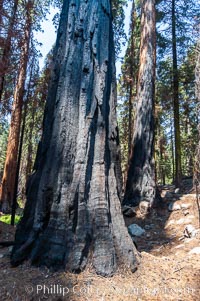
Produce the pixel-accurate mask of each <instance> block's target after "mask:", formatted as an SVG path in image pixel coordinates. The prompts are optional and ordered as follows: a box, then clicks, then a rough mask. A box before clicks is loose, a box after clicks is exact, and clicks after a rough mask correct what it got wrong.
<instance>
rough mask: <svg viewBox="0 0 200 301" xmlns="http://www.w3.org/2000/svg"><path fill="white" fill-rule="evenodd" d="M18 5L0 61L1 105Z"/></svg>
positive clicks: (15, 6)
mask: <svg viewBox="0 0 200 301" xmlns="http://www.w3.org/2000/svg"><path fill="white" fill-rule="evenodd" d="M18 3H19V0H15V1H14V5H13V11H12V16H11V18H10V23H9V27H8V33H7V38H6V41H5V45H4V49H3V54H2V57H1V60H0V103H1V101H2V95H3V89H4V82H5V76H6V73H7V71H8V67H9V62H10V52H11V42H12V36H13V28H14V25H15V20H16V13H17V7H18Z"/></svg>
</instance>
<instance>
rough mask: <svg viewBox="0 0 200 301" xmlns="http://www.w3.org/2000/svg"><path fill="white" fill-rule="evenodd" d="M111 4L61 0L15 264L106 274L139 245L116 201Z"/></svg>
mask: <svg viewBox="0 0 200 301" xmlns="http://www.w3.org/2000/svg"><path fill="white" fill-rule="evenodd" d="M114 72H115V70H114V47H113V36H112V23H111V8H110V1H108V0H99V1H96V0H88V1H85V0H70V1H64V4H63V9H62V14H61V20H60V26H59V30H58V37H57V43H56V47H55V53H54V71H53V73H52V79H51V82H50V87H49V95H48V100H47V106H46V110H45V118H44V132H43V138H42V141H41V143H40V146H39V150H38V154H37V158H36V162H35V171H34V174H33V176H32V178H31V179H30V182H29V185H28V189H27V203H26V207H25V212H24V216H23V219H22V221H21V223H20V224H19V226H18V228H17V233H16V246H15V247H14V250H13V253H12V264H13V265H16V264H18V263H20V262H21V261H23V260H24V259H27V258H30V259H31V261H32V263H33V264H36V265H46V266H49V267H53V268H65V269H67V270H70V271H75V272H79V271H81V270H83V269H84V268H85V266H86V265H87V264H92V265H93V267H94V269H95V270H96V272H97V273H99V274H102V275H111V274H112V273H113V272H114V271H115V269H116V267H117V264H118V263H119V262H120V261H121V262H122V263H124V264H125V265H127V266H129V267H130V268H134V267H135V264H136V262H137V258H136V253H137V252H136V250H135V248H134V245H133V243H132V240H131V238H130V236H129V234H128V232H127V228H126V227H125V224H124V220H123V217H122V215H121V207H120V190H121V173H120V151H119V141H118V129H117V123H116V111H115V106H116V103H115V101H116V95H115V91H116V86H115V76H114Z"/></svg>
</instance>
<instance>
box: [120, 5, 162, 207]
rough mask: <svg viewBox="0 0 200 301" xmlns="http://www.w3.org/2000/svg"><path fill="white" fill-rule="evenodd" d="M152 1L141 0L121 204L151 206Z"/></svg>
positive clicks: (153, 75)
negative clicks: (130, 140)
mask: <svg viewBox="0 0 200 301" xmlns="http://www.w3.org/2000/svg"><path fill="white" fill-rule="evenodd" d="M155 42H156V41H155V1H154V0H143V1H142V15H141V42H140V67H139V75H138V88H137V109H136V119H135V125H134V134H133V145H132V155H131V158H130V163H129V170H128V177H127V182H126V192H125V197H124V201H123V204H128V205H131V206H134V205H138V204H139V203H140V202H142V201H146V202H148V206H152V204H153V202H154V199H155V172H154V168H155V167H154V162H153V161H154V160H153V154H154V151H153V150H154V93H155V91H154V90H155V57H156V56H155V49H156V48H155Z"/></svg>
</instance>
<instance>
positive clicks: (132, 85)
mask: <svg viewBox="0 0 200 301" xmlns="http://www.w3.org/2000/svg"><path fill="white" fill-rule="evenodd" d="M135 22H136V20H135V2H134V1H133V3H132V10H131V28H130V29H131V37H130V39H131V41H130V43H131V45H130V54H129V55H130V58H131V62H130V67H129V68H130V78H129V82H130V84H129V89H130V90H129V104H128V105H129V110H128V127H129V128H128V130H129V132H128V156H129V157H130V155H131V149H132V138H133V97H134V88H135V85H136V70H135V69H136V66H135V36H134V33H135Z"/></svg>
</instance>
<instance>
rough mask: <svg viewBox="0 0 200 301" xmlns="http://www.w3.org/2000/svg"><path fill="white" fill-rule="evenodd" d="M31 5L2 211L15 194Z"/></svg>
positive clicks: (1, 192)
mask: <svg viewBox="0 0 200 301" xmlns="http://www.w3.org/2000/svg"><path fill="white" fill-rule="evenodd" d="M31 7H32V2H28V4H27V9H26V25H25V32H24V40H23V46H22V54H21V59H20V68H19V76H18V80H17V84H16V88H15V94H14V102H13V108H12V115H11V124H10V130H9V136H8V145H7V153H6V160H5V166H4V173H3V178H2V183H1V187H0V207H1V210H2V212H10V210H11V205H12V201H13V195H14V187H15V177H16V169H17V158H18V146H19V137H20V127H21V119H22V106H23V96H24V85H25V80H26V69H27V64H28V55H29V42H30V34H31Z"/></svg>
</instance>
